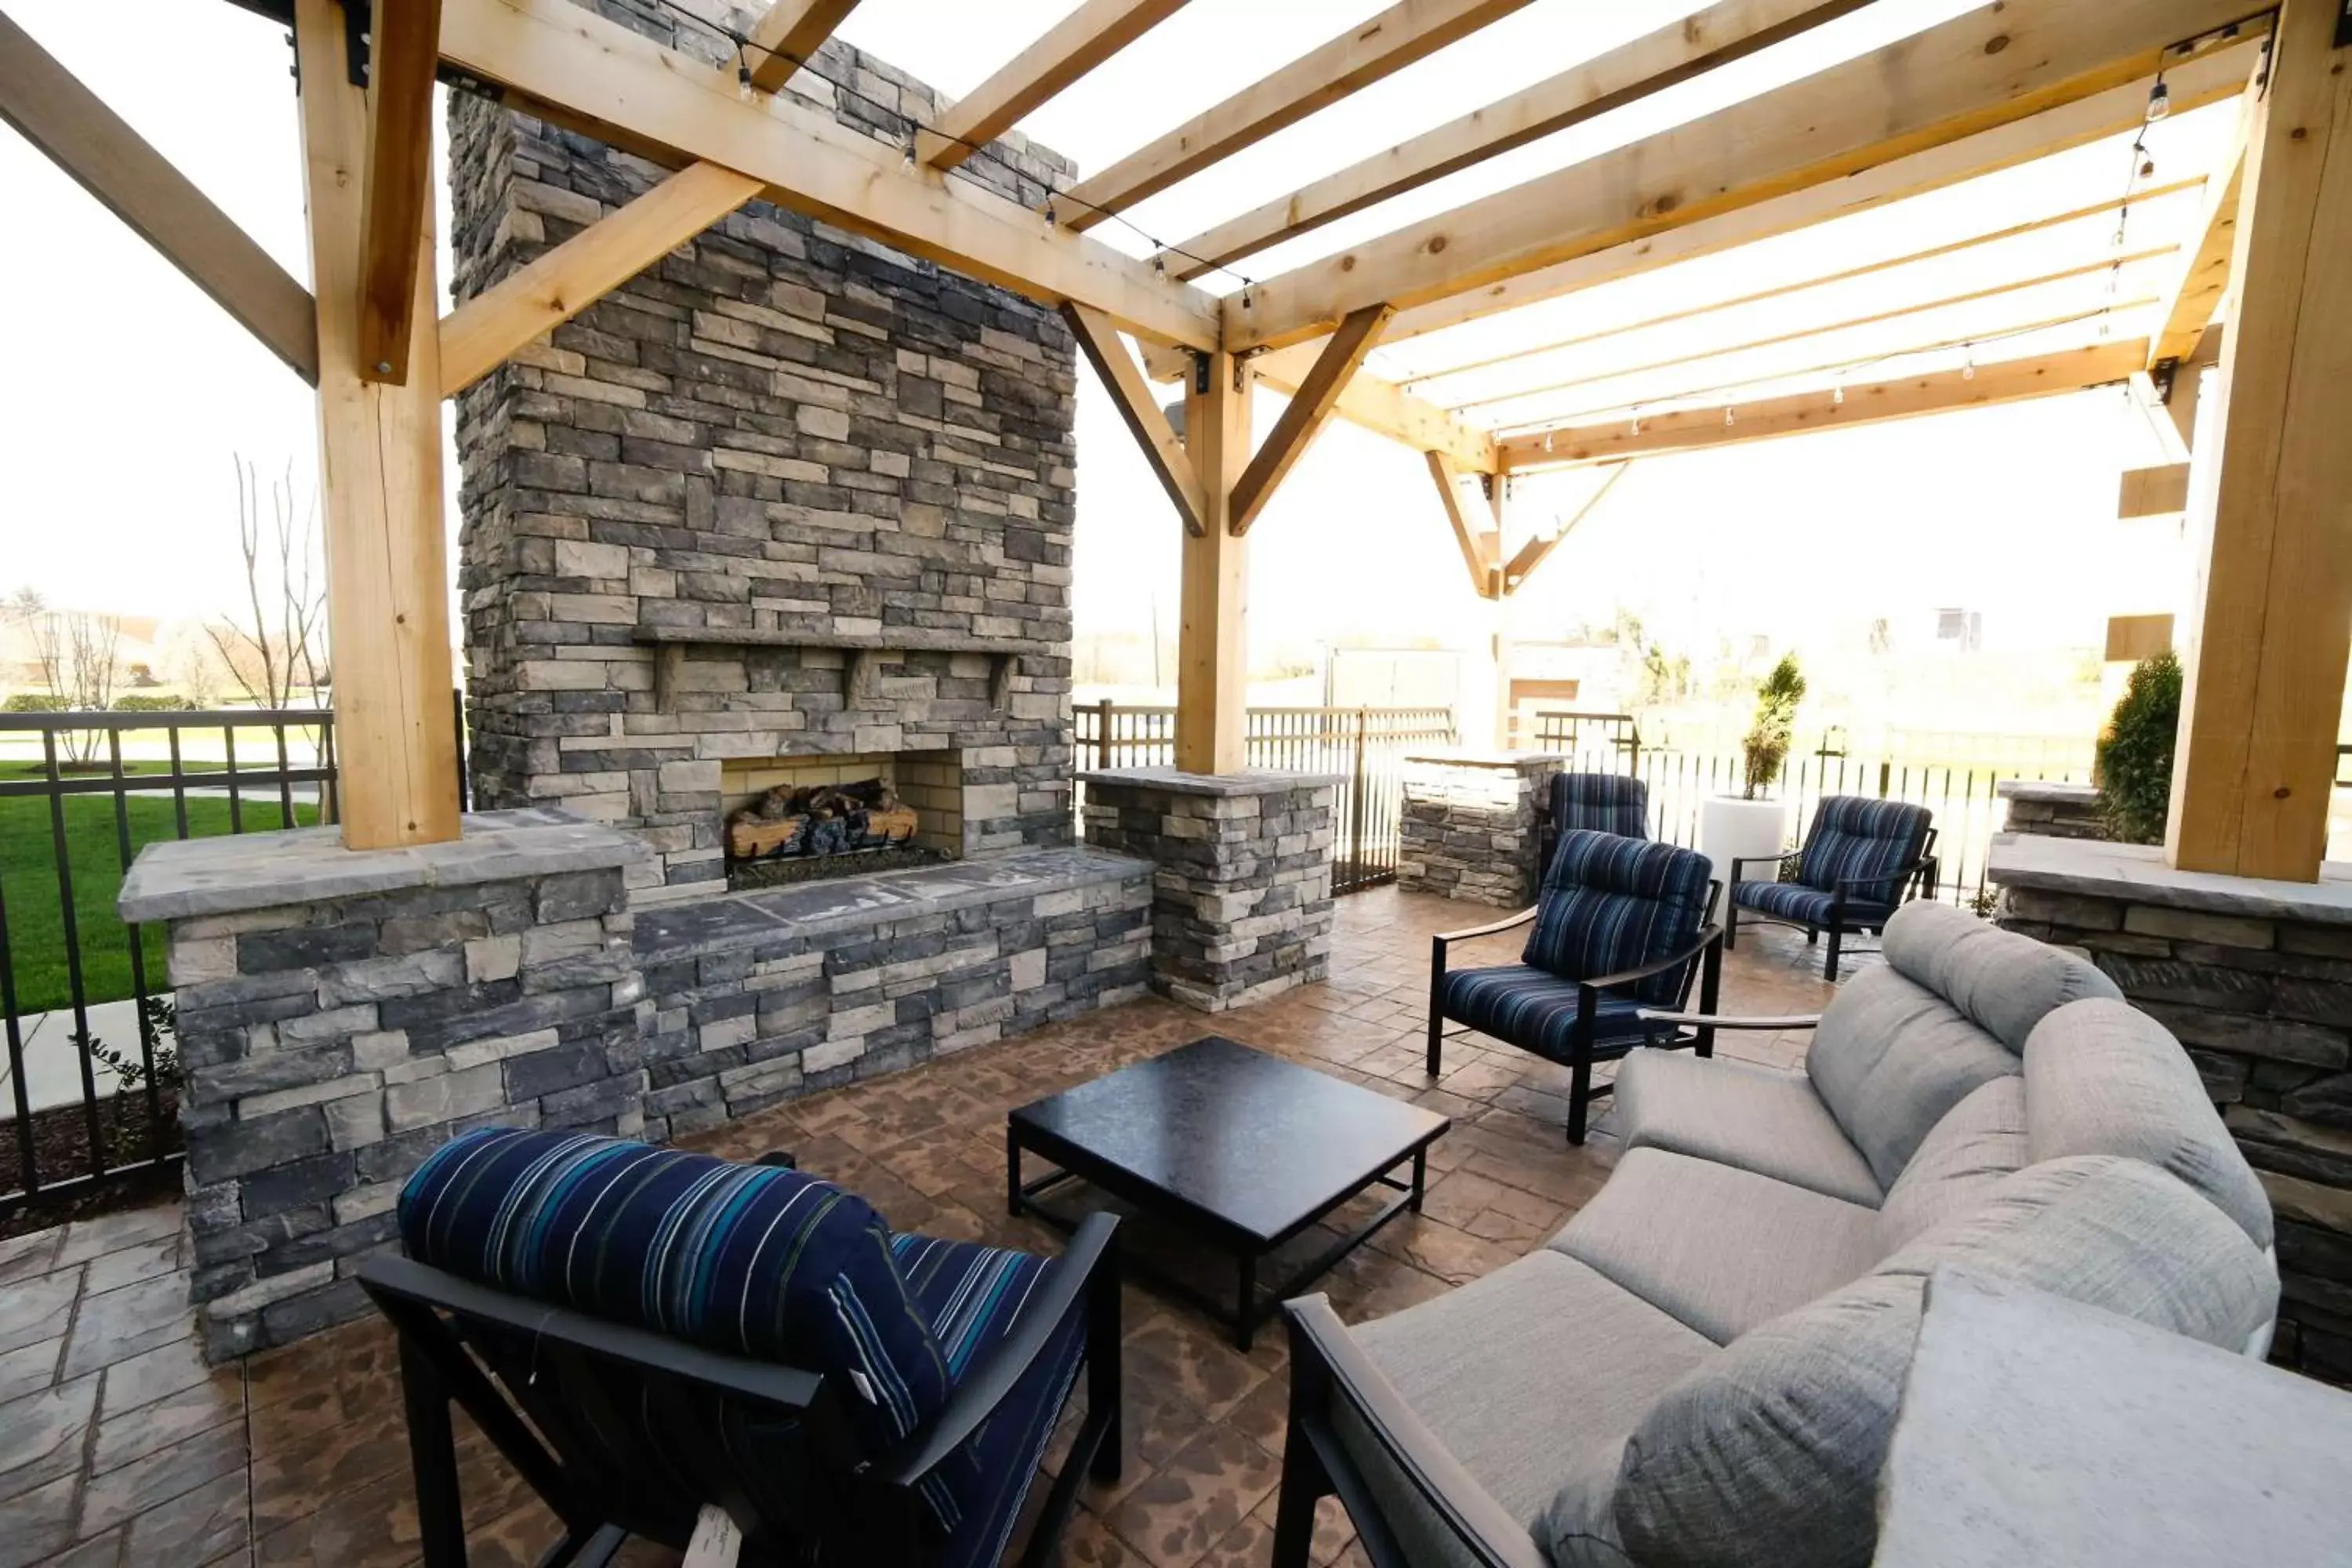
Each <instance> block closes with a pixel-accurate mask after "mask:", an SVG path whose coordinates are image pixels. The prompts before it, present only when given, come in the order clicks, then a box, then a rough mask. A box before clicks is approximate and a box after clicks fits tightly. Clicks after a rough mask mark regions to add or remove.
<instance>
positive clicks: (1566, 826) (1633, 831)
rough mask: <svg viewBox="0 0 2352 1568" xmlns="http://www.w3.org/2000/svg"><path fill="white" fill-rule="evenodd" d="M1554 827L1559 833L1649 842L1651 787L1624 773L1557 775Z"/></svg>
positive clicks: (1554, 779)
mask: <svg viewBox="0 0 2352 1568" xmlns="http://www.w3.org/2000/svg"><path fill="white" fill-rule="evenodd" d="M1551 825H1552V827H1553V828H1554V830H1555V831H1558V832H1560V833H1572V832H1575V831H1576V830H1578V829H1580V828H1582V829H1586V830H1589V831H1591V832H1594V833H1614V834H1618V835H1620V836H1621V837H1626V838H1647V837H1649V836H1650V786H1649V785H1647V784H1643V782H1642V781H1641V780H1640V779H1637V778H1629V777H1627V776H1626V775H1625V774H1623V773H1554V774H1553V775H1552V781H1551Z"/></svg>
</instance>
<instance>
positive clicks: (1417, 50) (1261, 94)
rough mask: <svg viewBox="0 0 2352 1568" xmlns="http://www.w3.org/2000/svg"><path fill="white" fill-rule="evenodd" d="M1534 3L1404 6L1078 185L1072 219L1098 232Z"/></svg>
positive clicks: (1457, 0)
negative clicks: (1106, 222) (1114, 217)
mask: <svg viewBox="0 0 2352 1568" xmlns="http://www.w3.org/2000/svg"><path fill="white" fill-rule="evenodd" d="M1527 4H1528V0H1402V3H1401V4H1398V5H1391V6H1390V7H1389V8H1388V9H1387V10H1385V11H1382V12H1381V13H1380V14H1379V15H1378V16H1373V17H1371V18H1370V19H1369V20H1366V21H1364V22H1360V23H1359V24H1358V25H1356V26H1353V27H1350V28H1349V29H1348V31H1346V32H1345V33H1342V34H1340V35H1339V37H1335V38H1333V39H1331V40H1330V41H1328V43H1325V44H1322V45H1320V46H1318V47H1315V48H1313V49H1309V50H1308V51H1307V53H1305V54H1303V55H1301V56H1299V57H1298V58H1297V59H1295V60H1293V61H1291V62H1290V63H1289V64H1288V65H1286V66H1284V67H1282V68H1280V69H1278V70H1276V71H1274V72H1272V73H1271V74H1269V75H1267V76H1266V77H1265V78H1263V79H1260V80H1258V81H1255V82H1253V83H1252V84H1251V85H1250V86H1248V87H1245V88H1244V89H1242V90H1241V91H1239V92H1237V93H1235V94H1234V96H1233V97H1231V98H1229V99H1226V100H1224V101H1223V103H1220V104H1218V105H1217V106H1216V107H1215V108H1213V109H1210V110H1204V111H1203V112H1202V113H1200V114H1197V115H1194V116H1193V117H1192V119H1191V120H1188V121H1185V122H1184V123H1183V124H1181V125H1180V126H1178V127H1177V128H1176V129H1175V130H1173V131H1171V132H1168V133H1167V134H1166V135H1164V136H1161V137H1160V138H1159V139H1157V140H1156V141H1153V142H1150V143H1148V144H1147V145H1145V146H1143V147H1140V148H1139V149H1137V150H1136V151H1135V152H1133V153H1129V154H1128V155H1127V156H1126V157H1124V158H1121V159H1120V160H1119V161H1118V163H1113V164H1112V165H1111V166H1110V167H1109V168H1108V169H1105V170H1104V171H1103V172H1102V173H1101V174H1096V175H1093V176H1091V177H1090V178H1087V179H1085V180H1081V181H1079V182H1078V184H1076V185H1074V186H1072V187H1071V194H1072V195H1075V196H1076V197H1077V198H1078V200H1079V201H1080V202H1083V203H1085V204H1087V205H1083V206H1079V205H1076V204H1073V209H1074V210H1072V211H1071V212H1070V213H1069V214H1068V215H1067V216H1066V219H1065V221H1066V222H1067V223H1068V224H1069V226H1071V227H1073V228H1078V229H1085V228H1091V227H1092V226H1095V225H1096V224H1097V223H1100V222H1101V221H1102V220H1103V218H1104V216H1106V215H1107V214H1108V213H1115V212H1120V211H1123V210H1125V209H1126V208H1128V207H1130V206H1132V205H1135V204H1136V203H1138V202H1139V201H1141V200H1143V199H1144V198H1145V197H1146V196H1149V195H1153V194H1155V193H1157V192H1160V191H1163V190H1166V189H1167V188H1168V187H1169V186H1170V185H1172V184H1175V183H1176V182H1177V181H1179V180H1181V179H1185V178H1187V177H1189V176H1191V175H1192V174H1198V173H1200V172H1201V171H1202V169H1205V168H1207V167H1209V166H1210V165H1211V164H1213V163H1219V162H1221V161H1223V159H1226V158H1230V157H1232V156H1233V155H1234V153H1238V152H1240V151H1241V150H1242V149H1243V148H1244V147H1247V146H1250V145H1251V144H1253V143H1254V142H1261V141H1263V140H1265V138H1266V137H1268V136H1271V135H1273V134H1274V133H1275V132H1277V131H1279V130H1281V129H1282V128H1283V127H1285V126H1286V125H1292V124H1295V123H1297V121H1301V120H1304V119H1305V118H1307V116H1308V115H1310V114H1312V113H1314V112H1315V111H1316V110H1318V109H1324V108H1328V106H1330V105H1331V104H1334V103H1337V102H1339V100H1341V99H1343V98H1346V97H1347V96H1348V95H1349V94H1350V93H1353V92H1357V91H1360V90H1361V89H1364V88H1366V87H1369V86H1370V85H1371V84H1372V83H1373V82H1376V81H1378V80H1380V79H1381V78H1382V77H1385V76H1388V75H1390V74H1391V73H1392V72H1394V71H1399V70H1402V69H1403V68H1405V67H1406V66H1409V65H1411V64H1412V62H1413V61H1415V60H1417V59H1421V58H1423V57H1424V56H1427V55H1431V54H1434V53H1435V52H1436V51H1437V50H1439V49H1442V48H1444V47H1445V46H1446V45H1448V44H1450V43H1453V42H1454V41H1455V40H1456V39H1459V38H1464V37H1468V36H1469V35H1470V34H1472V33H1475V32H1476V31H1477V30H1478V29H1479V28H1481V27H1483V26H1486V25H1487V24H1488V23H1489V22H1493V21H1496V20H1497V19H1498V18H1500V17H1503V16H1508V15H1510V13H1512V12H1513V11H1516V10H1517V9H1519V7H1521V6H1522V5H1527ZM1334 320H1335V321H1336V320H1337V318H1334Z"/></svg>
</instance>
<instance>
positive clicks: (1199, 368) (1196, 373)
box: [1192, 349, 1209, 397]
mask: <svg viewBox="0 0 2352 1568" xmlns="http://www.w3.org/2000/svg"><path fill="white" fill-rule="evenodd" d="M1192 391H1193V393H1194V394H1195V395H1198V396H1202V397H1206V396H1208V395H1209V356H1208V355H1207V354H1204V353H1202V352H1201V351H1200V350H1198V349H1194V350H1193V351H1192Z"/></svg>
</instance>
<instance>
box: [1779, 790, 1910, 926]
mask: <svg viewBox="0 0 2352 1568" xmlns="http://www.w3.org/2000/svg"><path fill="white" fill-rule="evenodd" d="M1933 821H1934V816H1933V814H1931V813H1930V812H1929V811H1928V810H1927V807H1926V806H1924V805H1911V804H1910V803H1908V802H1907V801H1900V800H1873V799H1871V798H1870V797H1869V796H1867V795H1832V796H1830V797H1829V798H1828V799H1827V800H1824V801H1822V804H1821V806H1820V808H1819V809H1818V810H1816V811H1815V812H1814V813H1813V826H1812V829H1811V832H1809V833H1807V834H1806V835H1805V849H1804V856H1803V858H1802V859H1801V862H1800V863H1799V865H1798V868H1797V880H1798V881H1800V882H1802V883H1804V884H1805V885H1806V886H1807V887H1809V888H1818V889H1821V890H1822V891H1823V892H1825V893H1827V892H1835V891H1836V890H1837V888H1838V884H1839V883H1841V882H1848V883H1851V882H1853V881H1855V879H1874V880H1873V881H1868V882H1865V883H1864V885H1861V886H1851V887H1848V888H1847V889H1846V897H1847V900H1848V901H1849V902H1852V901H1858V900H1869V901H1871V902H1873V903H1877V904H1882V905H1885V904H1892V903H1893V902H1894V901H1895V898H1896V896H1897V894H1898V892H1899V889H1897V888H1896V887H1895V877H1896V876H1897V874H1898V873H1900V872H1901V870H1902V868H1904V867H1906V866H1907V865H1909V864H1910V863H1911V862H1912V861H1913V860H1916V859H1917V858H1918V857H1919V852H1920V851H1921V850H1922V849H1923V848H1925V847H1926V846H1927V828H1928V826H1929V825H1930V824H1931V823H1932V822H1933Z"/></svg>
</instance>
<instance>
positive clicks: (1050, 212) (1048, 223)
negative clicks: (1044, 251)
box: [1045, 197, 1054, 234]
mask: <svg viewBox="0 0 2352 1568" xmlns="http://www.w3.org/2000/svg"><path fill="white" fill-rule="evenodd" d="M1045 232H1046V233H1047V234H1051V233H1053V232H1054V203H1053V200H1052V198H1050V197H1048V198H1047V200H1046V202H1045Z"/></svg>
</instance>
